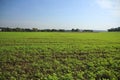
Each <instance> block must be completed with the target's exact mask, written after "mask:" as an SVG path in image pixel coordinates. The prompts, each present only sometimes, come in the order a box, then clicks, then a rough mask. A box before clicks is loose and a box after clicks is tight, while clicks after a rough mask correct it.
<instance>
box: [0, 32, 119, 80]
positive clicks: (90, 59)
mask: <svg viewBox="0 0 120 80" xmlns="http://www.w3.org/2000/svg"><path fill="white" fill-rule="evenodd" d="M0 80H120V33H119V32H99V33H97V32H96V33H80V32H0Z"/></svg>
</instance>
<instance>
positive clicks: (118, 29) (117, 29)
mask: <svg viewBox="0 0 120 80" xmlns="http://www.w3.org/2000/svg"><path fill="white" fill-rule="evenodd" d="M108 31H109V32H115V31H120V27H117V28H111V29H108Z"/></svg>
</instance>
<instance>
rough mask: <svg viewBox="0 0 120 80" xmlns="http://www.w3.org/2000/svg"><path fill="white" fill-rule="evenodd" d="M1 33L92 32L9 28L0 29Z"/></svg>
mask: <svg viewBox="0 0 120 80" xmlns="http://www.w3.org/2000/svg"><path fill="white" fill-rule="evenodd" d="M0 31H2V32H93V30H87V29H86V30H80V29H78V28H77V29H71V30H65V29H38V28H32V29H30V28H9V27H0Z"/></svg>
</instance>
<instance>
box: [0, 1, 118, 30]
mask: <svg viewBox="0 0 120 80" xmlns="http://www.w3.org/2000/svg"><path fill="white" fill-rule="evenodd" d="M0 26H3V27H6V26H7V27H22V28H23V27H25V28H32V27H36V28H40V29H48V28H50V29H52V28H55V29H72V28H79V29H100V30H106V29H109V28H111V27H118V26H120V0H0Z"/></svg>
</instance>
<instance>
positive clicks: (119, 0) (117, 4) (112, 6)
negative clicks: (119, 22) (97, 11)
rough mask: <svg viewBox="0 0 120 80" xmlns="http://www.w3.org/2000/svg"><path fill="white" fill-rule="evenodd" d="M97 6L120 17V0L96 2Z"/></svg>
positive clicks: (98, 0) (100, 0) (99, 0)
mask: <svg viewBox="0 0 120 80" xmlns="http://www.w3.org/2000/svg"><path fill="white" fill-rule="evenodd" d="M96 1H97V4H98V5H99V6H100V7H101V8H103V9H106V10H109V11H110V12H111V14H112V15H114V16H117V17H120V0H96Z"/></svg>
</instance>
